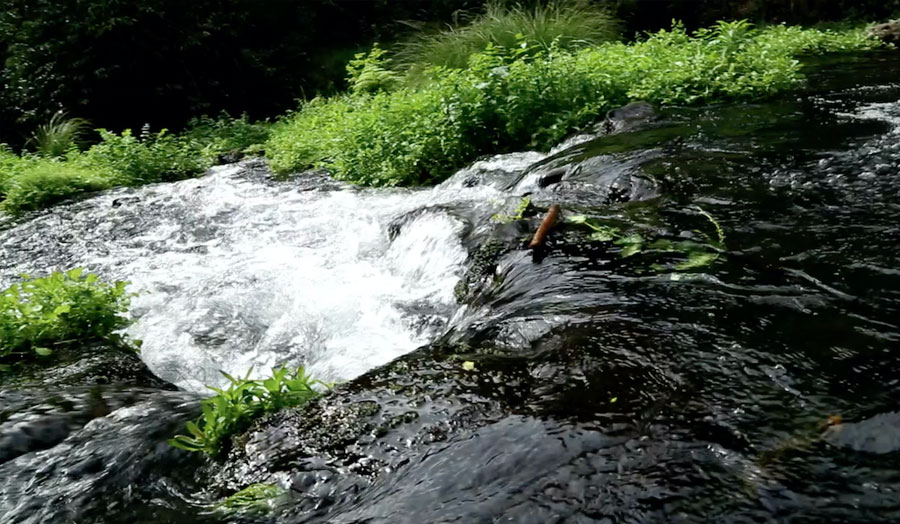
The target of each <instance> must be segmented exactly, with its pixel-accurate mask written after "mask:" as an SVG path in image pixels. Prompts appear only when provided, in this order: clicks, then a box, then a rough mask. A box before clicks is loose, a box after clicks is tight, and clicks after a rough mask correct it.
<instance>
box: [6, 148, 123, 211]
mask: <svg viewBox="0 0 900 524" xmlns="http://www.w3.org/2000/svg"><path fill="white" fill-rule="evenodd" d="M117 182H118V177H117V175H116V174H115V173H113V172H111V171H109V170H103V169H90V168H85V167H80V166H77V165H72V164H71V163H64V162H55V161H50V160H43V159H40V160H37V159H28V160H22V161H20V164H19V171H18V173H16V174H14V175H13V177H12V178H10V179H9V180H7V181H6V184H5V187H6V191H5V193H6V200H4V201H3V203H2V204H0V208H2V209H3V211H5V212H7V213H9V214H11V215H18V214H21V213H24V212H27V211H34V210H37V209H43V208H45V207H48V206H52V205H54V204H57V203H59V202H62V201H64V200H68V199H70V198H72V197H75V196H78V195H80V194H83V193H89V192H92V191H100V190H103V189H109V188H110V187H113V186H114V185H116V184H117Z"/></svg>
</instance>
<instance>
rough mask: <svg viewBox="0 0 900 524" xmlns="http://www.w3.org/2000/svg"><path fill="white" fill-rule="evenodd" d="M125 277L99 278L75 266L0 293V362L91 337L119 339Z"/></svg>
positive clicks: (124, 320)
mask: <svg viewBox="0 0 900 524" xmlns="http://www.w3.org/2000/svg"><path fill="white" fill-rule="evenodd" d="M126 285H127V282H115V283H105V282H102V281H101V280H100V279H99V278H98V277H97V275H94V274H86V273H84V272H83V271H82V270H81V269H73V270H71V271H67V272H65V273H60V272H57V273H53V274H51V275H49V276H47V277H42V278H35V277H31V276H28V275H23V281H22V282H20V283H18V284H14V285H12V286H10V287H9V288H7V289H5V290H3V291H2V292H0V362H2V361H3V360H10V359H16V360H19V359H24V358H29V357H35V356H38V357H46V356H49V355H51V354H52V353H53V351H54V349H56V348H58V347H62V346H66V345H71V344H74V343H84V342H91V341H101V340H105V341H110V342H114V343H117V344H118V343H119V342H121V339H120V337H119V336H118V335H117V334H116V332H117V331H119V330H121V329H124V328H125V327H127V326H128V325H129V323H130V320H129V318H128V317H127V316H126V313H127V311H128V306H129V302H130V300H131V295H130V294H129V293H127V292H126V291H125V286H126Z"/></svg>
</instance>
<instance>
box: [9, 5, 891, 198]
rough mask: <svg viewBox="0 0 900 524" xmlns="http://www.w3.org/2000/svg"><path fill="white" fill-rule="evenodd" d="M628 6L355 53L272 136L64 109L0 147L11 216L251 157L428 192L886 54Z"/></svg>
mask: <svg viewBox="0 0 900 524" xmlns="http://www.w3.org/2000/svg"><path fill="white" fill-rule="evenodd" d="M21 9H23V10H26V11H27V9H26V7H24V4H23V6H21ZM28 9H30V8H28ZM48 9H49V8H48ZM616 9H618V8H616ZM616 9H614V8H613V7H612V6H610V5H607V4H602V3H554V4H549V5H547V4H544V5H543V6H542V4H541V3H538V4H536V6H535V5H528V4H526V7H522V6H514V7H508V6H507V7H504V6H502V5H501V4H500V3H492V4H490V5H489V6H488V7H487V8H486V11H484V12H483V13H482V14H480V15H474V16H471V17H469V18H467V19H466V20H465V21H464V22H463V23H457V24H456V25H452V26H450V27H449V28H447V29H444V30H439V31H434V30H423V31H422V32H421V33H420V34H418V35H416V36H412V37H409V38H407V39H406V40H403V41H402V42H401V43H399V44H396V45H390V46H385V47H381V46H378V45H377V44H376V45H375V46H373V47H372V48H371V49H370V50H369V52H365V53H359V54H357V55H356V56H355V57H353V58H351V59H350V61H349V63H348V65H347V67H346V79H345V83H346V85H347V87H348V89H347V90H346V91H344V92H343V93H340V94H335V95H333V96H318V97H314V98H312V99H310V100H307V101H304V102H301V104H300V106H299V108H298V109H297V110H296V111H293V112H289V113H288V114H287V115H285V116H283V117H282V118H280V119H278V120H277V121H276V122H275V123H274V124H269V123H267V122H253V121H251V119H250V118H249V117H247V116H242V117H241V118H231V117H228V116H227V115H223V116H221V117H220V118H216V119H211V118H207V117H204V118H200V119H195V120H193V121H191V122H190V124H189V125H188V127H187V128H186V129H185V130H184V131H182V132H179V133H171V132H168V131H166V130H160V131H155V130H151V128H150V127H149V126H144V127H143V128H142V129H141V130H140V131H131V130H127V129H126V130H124V131H121V132H114V131H107V130H105V129H99V130H98V132H97V133H96V136H94V137H93V139H91V138H90V137H88V136H87V135H89V134H90V133H89V132H87V131H86V126H87V122H86V121H84V120H81V119H77V118H71V119H70V118H66V117H65V116H64V115H63V114H62V113H59V112H57V113H54V114H53V116H52V117H51V119H50V121H49V123H48V124H46V125H45V126H43V127H42V128H40V129H38V130H37V131H36V132H34V134H33V137H32V140H31V145H32V149H33V151H31V152H28V151H26V152H24V153H22V154H21V155H20V154H16V153H14V152H13V151H12V150H11V149H9V148H8V147H7V148H2V147H0V201H2V203H0V208H2V210H3V211H4V212H6V213H8V214H12V215H20V214H22V213H25V212H28V211H33V210H37V209H41V208H45V207H48V206H51V205H54V204H56V203H58V202H61V201H64V200H67V199H70V198H72V197H76V196H78V195H81V194H84V193H89V192H93V191H98V190H103V189H108V188H112V187H117V186H138V185H142V184H148V183H154V182H171V181H175V180H181V179H184V178H188V177H192V176H196V175H198V174H200V173H202V172H204V171H205V170H206V169H207V168H209V167H210V166H212V165H215V164H217V163H220V162H222V161H232V160H234V159H237V158H239V157H240V156H241V155H244V154H264V155H265V156H266V157H267V159H268V160H269V163H270V165H271V167H272V168H273V170H274V171H275V172H276V173H279V174H288V173H292V172H297V171H301V170H305V169H309V168H313V167H316V168H323V169H326V170H327V171H329V172H330V173H331V174H332V175H333V176H334V177H336V178H338V179H342V180H347V181H351V182H354V183H358V184H365V185H375V186H398V185H423V184H430V183H435V182H439V181H440V180H443V179H444V178H446V177H447V176H449V175H450V174H451V173H452V172H453V171H454V170H456V169H458V168H460V167H462V166H463V165H465V164H466V163H468V162H470V161H472V160H473V159H474V158H476V157H478V156H479V155H483V154H488V153H501V152H506V151H511V150H517V149H543V150H546V149H548V148H550V147H552V146H553V145H555V144H556V143H558V142H559V141H560V140H562V139H564V138H565V137H566V136H567V135H569V134H571V133H575V132H579V131H585V130H589V129H590V127H591V126H592V125H593V124H594V123H596V121H597V120H598V119H599V118H601V116H602V115H603V114H604V113H605V112H606V111H607V110H609V109H611V108H614V107H616V106H619V105H623V104H625V103H627V102H629V101H633V100H646V101H649V102H651V103H654V104H658V105H670V104H676V105H680V104H699V103H708V102H714V101H727V100H739V99H752V98H761V97H768V96H773V95H777V94H779V93H784V92H788V91H790V90H792V89H796V88H798V87H800V86H802V85H803V81H804V78H803V74H802V71H801V65H800V63H799V62H798V60H797V59H798V57H800V56H802V55H805V54H820V53H829V52H843V51H860V50H866V49H872V48H875V47H878V46H879V45H882V44H880V42H879V41H877V40H875V39H874V38H872V37H871V36H869V35H868V33H867V31H866V30H865V29H864V28H862V27H857V28H850V29H839V30H823V29H806V28H800V27H793V26H783V25H774V26H765V27H762V28H756V27H754V26H753V25H752V24H750V23H748V22H746V21H735V22H719V23H718V24H716V25H714V26H712V27H710V28H706V29H699V30H696V31H690V30H688V29H686V28H685V27H684V26H682V25H675V26H674V27H672V28H670V29H667V30H661V31H658V32H654V33H651V34H647V35H644V36H641V37H639V38H637V39H636V40H634V41H630V42H621V41H619V40H618V38H619V35H620V34H621V32H620V29H621V27H622V25H621V23H619V22H618V21H617V19H616V18H615V17H614V16H613V13H614V12H618V11H616ZM13 11H15V10H13ZM13 11H11V12H13ZM23 12H24V11H23ZM7 16H10V15H9V14H7ZM0 22H2V21H0ZM0 26H2V23H0ZM9 49H12V48H8V51H9ZM16 49H17V48H16ZM23 52H24V51H23ZM14 56H15V55H14ZM90 142H93V145H85V144H86V143H88V144H89V143H90Z"/></svg>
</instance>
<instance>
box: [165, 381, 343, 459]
mask: <svg viewBox="0 0 900 524" xmlns="http://www.w3.org/2000/svg"><path fill="white" fill-rule="evenodd" d="M222 374H223V375H225V377H226V378H227V379H228V382H229V384H228V387H227V388H224V389H220V388H213V387H210V388H209V389H211V390H212V391H214V392H215V393H216V394H215V395H214V396H212V397H210V398H208V399H206V400H204V401H203V406H202V407H203V414H202V415H201V416H200V418H199V419H198V420H197V421H196V422H188V423H187V426H186V427H187V430H188V433H190V434H189V435H176V436H175V438H173V439H170V440H169V444H171V445H173V446H175V447H177V448H180V449H184V450H187V451H202V452H203V453H206V454H208V455H218V454H220V453H221V452H223V451H224V450H225V442H226V439H227V438H228V437H230V436H232V435H234V434H237V433H239V432H241V431H243V430H245V429H247V427H248V426H249V425H250V423H251V422H252V421H253V420H254V419H256V418H257V417H259V416H261V415H263V414H265V413H270V412H273V411H277V410H280V409H284V408H289V407H296V406H300V405H302V404H305V403H306V402H309V401H310V400H312V399H314V398H316V397H318V396H319V392H318V390H316V389H315V388H316V387H317V386H325V387H327V385H326V384H324V383H322V382H320V381H318V380H314V379H313V378H312V377H310V376H309V375H307V374H306V373H305V372H304V370H303V368H302V367H301V368H299V369H297V370H296V371H294V372H290V371H288V369H287V368H285V367H283V366H282V367H281V368H277V369H273V370H272V376H271V377H269V378H267V379H264V380H252V379H250V372H248V373H247V376H245V377H244V378H234V377H232V376H231V375H229V374H227V373H225V372H222Z"/></svg>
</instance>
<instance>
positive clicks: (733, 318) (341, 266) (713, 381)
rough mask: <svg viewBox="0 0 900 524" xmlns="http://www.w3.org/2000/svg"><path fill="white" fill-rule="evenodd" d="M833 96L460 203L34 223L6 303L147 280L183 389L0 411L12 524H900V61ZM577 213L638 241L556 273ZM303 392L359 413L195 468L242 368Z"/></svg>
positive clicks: (44, 396) (146, 355)
mask: <svg viewBox="0 0 900 524" xmlns="http://www.w3.org/2000/svg"><path fill="white" fill-rule="evenodd" d="M809 74H810V86H811V88H810V89H809V90H808V91H807V92H806V93H803V94H802V95H799V96H793V97H789V98H784V99H780V100H777V101H772V102H765V103H757V104H740V105H721V106H713V107H704V108H699V109H669V110H666V111H664V112H663V113H662V114H661V115H660V116H659V118H657V119H656V120H655V121H653V122H646V123H644V124H642V125H639V126H637V127H636V128H634V129H625V130H623V132H622V133H619V134H614V135H611V136H606V137H601V138H598V139H595V140H586V141H583V140H573V141H571V142H570V143H568V144H566V146H565V147H560V148H557V149H556V150H554V151H553V152H551V153H550V154H548V155H544V154H539V153H520V154H513V155H503V156H499V157H494V158H491V159H486V160H483V161H481V162H478V163H476V164H474V165H473V166H470V167H469V168H467V169H464V170H462V171H461V172H459V173H458V174H457V175H455V176H454V177H452V178H451V179H450V180H448V181H447V182H445V183H444V184H441V185H440V186H437V187H435V188H429V189H417V190H384V189H371V190H370V189H358V188H353V187H349V186H344V185H341V184H338V183H335V182H333V181H330V180H328V179H327V178H325V177H322V176H319V175H301V176H298V177H297V178H296V179H295V180H292V181H286V182H276V181H273V180H271V179H270V177H269V176H268V172H267V170H266V168H265V165H264V164H263V163H261V162H259V161H246V162H243V163H240V164H235V165H230V166H224V167H220V168H216V169H214V170H212V171H211V172H210V173H209V174H207V175H205V176H204V177H202V178H199V179H196V180H189V181H184V182H179V183H174V184H161V185H156V186H150V187H145V188H141V189H122V190H115V191H111V192H108V193H105V194H102V195H99V196H95V197H91V198H87V199H84V200H82V201H79V202H75V203H72V204H67V205H64V206H61V207H57V208H55V209H52V210H50V211H47V212H44V213H42V214H40V215H38V216H35V217H30V218H28V219H26V220H24V221H22V222H20V223H15V224H7V225H6V226H5V227H4V228H3V229H2V230H0V253H2V259H0V286H5V285H8V284H9V283H11V282H13V281H14V280H15V279H16V278H17V275H18V274H19V273H22V272H25V273H43V272H46V271H49V270H52V269H67V268H71V267H76V266H81V267H85V268H87V269H88V270H90V271H93V272H96V273H98V274H100V275H102V276H103V277H104V278H107V279H124V280H129V281H130V282H131V289H132V290H133V291H135V292H137V293H138V296H137V297H136V298H135V300H134V307H133V311H132V313H133V315H134V316H135V318H136V323H135V324H134V326H133V327H132V328H131V329H130V333H129V334H130V335H132V336H133V337H135V338H138V339H141V340H143V349H142V353H141V358H142V360H143V361H144V362H145V363H146V365H147V366H148V367H149V369H150V370H151V371H152V372H153V373H154V374H155V375H157V376H158V377H160V378H162V379H163V380H165V381H168V382H170V383H173V384H175V385H177V386H179V387H180V388H181V389H183V390H186V391H181V392H178V391H164V390H162V389H160V387H159V385H149V384H146V383H144V382H141V381H135V380H131V381H130V382H129V381H127V380H126V381H124V383H122V382H123V381H113V382H116V384H110V385H103V386H102V387H101V386H96V385H94V386H83V385H82V386H79V385H66V384H65V383H55V382H54V378H53V377H57V379H58V377H59V376H60V375H59V374H60V373H63V374H65V373H69V371H66V372H65V373H64V372H62V371H56V372H54V373H57V375H54V374H52V373H51V374H50V375H48V377H45V379H43V381H42V380H39V379H35V382H34V383H31V384H28V383H26V384H14V385H2V386H0V448H3V449H0V522H4V523H5V522H42V523H43V522H126V521H127V522H199V521H212V522H215V521H222V520H247V521H263V522H267V521H277V522H348V523H349V522H392V523H396V522H410V523H421V522H536V523H537V522H560V523H563V522H565V523H580V522H659V521H685V522H695V521H706V520H709V519H712V518H717V517H718V518H725V519H728V520H731V521H741V522H743V521H747V522H750V521H782V520H785V521H787V520H791V521H795V522H821V521H825V520H831V521H841V522H876V521H883V522H891V521H896V520H897V519H900V408H898V401H900V348H898V343H900V316H898V313H900V264H898V256H900V221H898V219H900V101H898V100H900V58H898V57H897V56H894V55H892V54H870V55H867V56H865V57H849V58H844V59H840V60H833V59H832V60H828V61H823V62H822V63H817V64H811V65H810V66H809ZM526 195H527V196H529V197H530V199H531V202H532V207H531V208H530V210H527V211H526V213H525V216H524V217H523V218H522V220H516V219H514V218H515V217H503V216H498V215H514V214H515V211H514V210H515V208H516V207H517V206H518V204H519V203H520V200H521V198H522V197H523V196H526ZM553 203H559V204H561V206H562V208H563V215H564V216H568V217H570V218H571V217H572V216H575V215H577V214H586V215H589V216H590V217H591V218H592V219H593V220H595V221H596V222H597V223H602V224H605V225H607V226H611V227H614V228H615V229H616V231H619V232H621V233H617V235H619V236H618V237H617V238H618V239H619V240H620V241H618V242H616V241H608V240H603V239H598V238H594V239H591V237H590V234H591V230H590V229H589V228H586V227H584V226H578V225H575V224H570V223H569V224H564V225H561V226H559V227H557V228H556V229H555V230H554V231H553V232H552V233H551V235H550V237H549V240H548V243H547V245H546V246H545V247H544V248H542V249H538V250H536V251H529V250H527V249H525V248H524V245H525V244H526V243H527V240H528V236H529V233H530V232H531V231H533V230H534V228H535V227H536V226H537V224H538V222H539V221H540V218H541V217H540V211H541V210H543V209H546V208H547V207H548V206H549V205H550V204H553ZM707 215H708V216H707ZM716 225H718V226H720V227H721V229H722V232H723V233H724V236H725V242H724V244H725V245H724V247H723V246H715V247H711V246H710V245H709V244H710V243H711V242H709V239H711V238H714V237H715V236H716V235H717V233H716V232H715V226H716ZM634 234H639V235H640V236H641V238H643V239H645V240H644V243H643V244H641V245H640V249H632V253H629V252H628V250H629V249H631V248H630V247H629V242H626V241H624V240H623V239H624V238H626V237H631V238H633V236H634ZM704 239H705V240H704ZM654 241H666V242H668V244H660V243H657V244H652V242H654ZM630 242H631V244H630V245H631V246H632V247H634V246H636V245H637V244H635V243H634V241H633V240H632V241H630ZM679 242H681V243H687V244H690V245H692V246H695V247H696V246H705V247H702V249H701V251H702V253H700V258H697V259H694V258H691V257H693V256H694V255H696V254H697V253H695V254H694V255H692V254H691V253H688V252H684V251H682V252H679V251H678V250H677V249H676V250H672V249H664V248H660V246H662V245H667V246H671V245H673V244H676V243H679ZM687 244H684V245H687ZM654 246H655V247H654ZM698 249H699V248H698ZM626 255H630V256H626ZM703 257H705V258H703ZM691 260H693V261H695V262H697V261H700V262H701V263H697V264H695V265H694V266H693V267H687V266H686V265H685V262H689V261H691ZM417 348H421V349H418V350H417ZM414 350H415V351H414ZM404 355H405V356H404ZM398 357H400V358H399V360H395V359H398ZM391 361H394V363H393V364H391V365H389V366H386V367H380V366H383V365H385V364H387V363H389V362H391ZM463 361H469V362H471V363H473V364H470V365H468V366H467V367H463V365H462V363H463ZM282 363H285V364H289V365H305V366H307V367H308V369H310V370H311V371H312V372H313V373H314V374H315V375H317V376H320V377H322V378H324V379H327V380H342V381H350V382H348V383H347V384H346V386H345V387H341V388H338V390H337V391H336V392H335V393H334V394H332V395H329V396H328V397H327V398H326V399H325V400H324V401H323V402H322V403H320V405H319V406H318V407H316V408H314V409H313V410H312V411H310V412H307V413H305V415H303V416H302V417H301V416H300V412H291V413H287V414H284V415H279V416H276V417H272V418H271V419H269V420H267V421H264V422H263V423H262V424H261V425H259V426H257V427H256V428H255V429H254V432H252V434H251V436H250V439H249V444H247V445H246V447H245V448H244V449H240V450H237V452H236V453H235V454H233V455H232V456H231V457H229V459H228V460H227V462H226V464H225V465H223V466H218V465H211V464H210V463H207V462H204V461H203V460H202V459H201V458H199V457H194V456H190V455H189V454H187V453H184V452H181V451H178V450H174V449H171V448H169V447H168V446H167V445H166V444H165V439H166V438H167V437H169V436H171V435H172V434H173V433H174V432H176V431H177V430H178V429H179V428H180V427H182V425H183V423H184V421H186V420H189V419H190V418H191V417H192V416H195V414H196V412H197V396H196V395H195V394H193V393H198V392H202V391H204V385H205V384H219V383H221V375H220V374H219V371H220V370H223V371H227V372H229V373H236V374H243V373H246V372H248V371H250V372H251V373H261V372H262V371H263V370H266V369H268V368H270V367H272V366H276V365H279V364H282ZM104 365H105V364H104ZM473 365H474V369H470V368H471V367H472V366H473ZM372 369H375V371H374V372H370V373H367V372H368V371H369V370H372ZM69 374H71V373H69ZM360 375H362V377H360ZM66 376H69V375H66ZM129 376H131V375H129ZM357 377H360V378H357ZM354 379H355V380H354ZM56 382H59V380H56ZM145 382H146V381H145ZM98 399H99V400H98ZM98 405H100V406H101V407H102V409H98ZM366 406H372V409H371V410H370V409H369V408H368V407H366ZM370 411H371V412H370ZM836 416H840V417H841V420H840V421H839V420H838V419H837V418H835V417H836ZM335 421H339V422H335ZM313 426H319V427H321V428H325V429H324V430H322V431H321V432H320V433H316V431H315V430H310V427H313ZM304 428H305V429H304ZM332 430H333V431H332ZM213 477H215V478H214V480H213V481H212V482H210V479H211V478H213ZM254 481H263V482H275V483H278V484H280V485H282V486H283V487H285V488H286V489H288V494H287V495H286V496H284V497H282V498H281V499H280V501H279V502H278V504H277V505H276V507H275V508H274V509H273V511H272V513H271V514H269V515H257V516H234V515H232V516H224V515H222V514H220V513H216V512H214V511H212V510H211V509H210V507H211V506H210V505H211V503H212V502H214V500H215V499H216V498H217V497H219V496H220V495H221V494H223V493H227V492H229V491H233V490H234V489H237V488H239V487H243V486H246V485H248V484H249V483H250V482H254Z"/></svg>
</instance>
